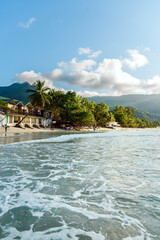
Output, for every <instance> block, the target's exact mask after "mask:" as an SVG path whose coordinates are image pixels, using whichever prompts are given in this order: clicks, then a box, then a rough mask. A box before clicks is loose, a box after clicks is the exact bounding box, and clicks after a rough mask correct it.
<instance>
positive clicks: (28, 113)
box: [17, 113, 29, 126]
mask: <svg viewBox="0 0 160 240" xmlns="http://www.w3.org/2000/svg"><path fill="white" fill-rule="evenodd" d="M28 115H29V113H27V114H26V115H25V116H24V117H23V118H22V119H21V120H20V121H19V122H18V123H17V126H19V125H20V124H21V122H22V121H23V120H24V119H25V118H26V117H27V116H28Z"/></svg>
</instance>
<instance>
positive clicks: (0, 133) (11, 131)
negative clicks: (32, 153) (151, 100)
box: [0, 127, 160, 138]
mask: <svg viewBox="0 0 160 240" xmlns="http://www.w3.org/2000/svg"><path fill="white" fill-rule="evenodd" d="M138 129H144V130H145V129H160V127H157V128H124V127H118V128H114V129H111V128H105V127H99V128H97V129H96V131H94V130H93V128H87V127H83V128H81V129H80V130H65V129H61V128H54V130H51V129H43V128H41V129H37V128H34V129H30V128H25V129H22V128H17V127H8V129H7V132H6V133H5V129H4V127H0V138H6V137H7V138H8V137H14V136H23V135H26V134H27V135H28V134H29V135H30V134H32V133H53V134H54V133H75V132H77V133H80V132H99V131H113V130H114V131H115V130H138Z"/></svg>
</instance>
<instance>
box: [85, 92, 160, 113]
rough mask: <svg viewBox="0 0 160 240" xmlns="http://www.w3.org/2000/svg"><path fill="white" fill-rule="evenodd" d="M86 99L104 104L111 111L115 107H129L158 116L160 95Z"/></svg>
mask: <svg viewBox="0 0 160 240" xmlns="http://www.w3.org/2000/svg"><path fill="white" fill-rule="evenodd" d="M88 99H89V100H90V101H94V102H96V103H100V102H105V103H106V104H107V105H108V106H109V107H110V108H112V109H113V108H114V107H115V106H116V105H120V106H124V107H127V106H131V107H135V108H138V109H141V110H143V111H147V112H149V113H153V114H157V115H160V94H152V95H142V94H131V95H123V96H116V97H113V96H108V97H90V98H88Z"/></svg>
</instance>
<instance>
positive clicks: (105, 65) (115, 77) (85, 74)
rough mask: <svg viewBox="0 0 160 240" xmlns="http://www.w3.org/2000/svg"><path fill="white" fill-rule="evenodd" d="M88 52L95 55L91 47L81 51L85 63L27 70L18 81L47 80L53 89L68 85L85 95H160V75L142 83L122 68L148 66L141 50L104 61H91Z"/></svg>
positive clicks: (74, 59) (76, 61) (133, 68)
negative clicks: (120, 57)
mask: <svg viewBox="0 0 160 240" xmlns="http://www.w3.org/2000/svg"><path fill="white" fill-rule="evenodd" d="M85 51H86V52H85ZM87 51H88V52H90V53H91V52H92V51H91V50H90V49H89V48H88V50H86V49H85V50H84V49H83V50H81V53H82V52H83V53H84V52H85V54H87V55H88V57H87V58H85V59H84V60H78V59H77V58H73V59H71V61H69V62H60V63H58V68H56V69H53V71H51V72H46V73H35V72H34V71H29V72H27V71H25V72H23V73H20V74H17V75H16V80H17V81H21V82H23V81H28V82H30V83H33V82H34V81H36V80H37V79H40V80H45V81H46V84H47V85H48V86H50V87H51V86H53V85H54V86H56V84H57V83H62V84H63V83H65V84H68V86H69V87H70V88H74V90H76V89H77V88H82V89H84V91H79V93H80V94H81V95H84V96H95V95H103V96H104V95H122V94H132V93H147V94H151V93H158V92H159V93H160V77H159V76H158V75H156V76H154V77H153V78H151V79H146V80H142V79H139V78H136V77H134V76H133V75H131V74H129V73H128V72H126V71H124V69H123V68H124V66H126V65H127V66H128V67H129V68H130V69H132V70H135V69H136V68H140V67H143V66H144V65H146V64H147V63H148V60H147V58H146V57H145V56H144V55H142V54H140V53H139V51H138V50H128V53H129V55H130V56H129V58H124V59H110V58H104V59H103V60H102V61H95V60H93V59H90V57H89V54H88V52H87ZM77 91H78V90H77Z"/></svg>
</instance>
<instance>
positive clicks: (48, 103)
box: [27, 80, 160, 128]
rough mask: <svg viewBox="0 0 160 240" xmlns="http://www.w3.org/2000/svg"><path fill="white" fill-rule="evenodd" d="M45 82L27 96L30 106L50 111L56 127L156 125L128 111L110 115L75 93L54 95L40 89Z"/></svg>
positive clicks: (103, 106)
mask: <svg viewBox="0 0 160 240" xmlns="http://www.w3.org/2000/svg"><path fill="white" fill-rule="evenodd" d="M44 85H45V82H41V81H40V80H38V81H36V82H35V83H34V84H33V85H32V89H29V90H27V92H30V93H32V94H31V95H29V98H30V100H31V103H32V104H33V105H38V106H41V107H45V108H46V109H48V110H52V111H53V118H54V120H56V121H57V122H58V123H67V124H70V125H74V126H82V125H83V126H84V125H96V126H104V125H107V124H109V122H112V121H117V122H118V123H119V124H120V125H121V126H122V127H132V128H146V127H156V126H158V125H160V123H159V122H157V121H154V122H150V121H148V120H146V119H140V118H137V117H136V116H135V111H134V109H133V108H130V107H123V106H118V105H117V106H116V107H115V108H114V110H113V111H112V112H111V111H110V109H109V107H108V106H107V105H106V103H103V102H101V103H98V104H97V103H95V102H93V101H92V102H90V101H89V100H88V99H87V98H83V97H80V96H77V95H76V93H75V92H71V91H68V92H67V93H64V92H63V91H56V90H55V89H52V90H51V89H49V88H47V87H44Z"/></svg>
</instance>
